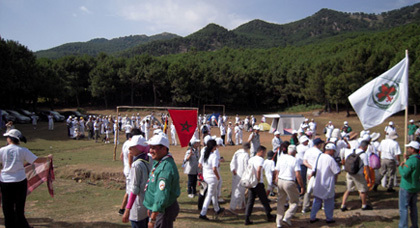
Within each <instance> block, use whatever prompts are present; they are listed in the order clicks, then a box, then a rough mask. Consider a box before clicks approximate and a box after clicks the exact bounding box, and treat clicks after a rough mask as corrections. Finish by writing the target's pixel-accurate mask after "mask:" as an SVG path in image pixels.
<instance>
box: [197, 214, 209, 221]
mask: <svg viewBox="0 0 420 228" xmlns="http://www.w3.org/2000/svg"><path fill="white" fill-rule="evenodd" d="M198 218H199V219H202V220H206V221H209V220H210V219H209V218H207V216H205V215H200V216H198Z"/></svg>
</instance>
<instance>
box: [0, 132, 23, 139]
mask: <svg viewBox="0 0 420 228" xmlns="http://www.w3.org/2000/svg"><path fill="white" fill-rule="evenodd" d="M3 136H5V137H12V138H15V139H17V140H19V141H20V139H21V138H22V133H21V132H20V131H19V130H17V129H11V130H10V131H8V132H6V133H4V134H3Z"/></svg>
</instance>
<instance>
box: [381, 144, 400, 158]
mask: <svg viewBox="0 0 420 228" xmlns="http://www.w3.org/2000/svg"><path fill="white" fill-rule="evenodd" d="M378 150H379V151H380V152H381V159H391V160H395V156H396V155H401V149H400V145H398V142H397V141H395V140H392V139H384V140H382V141H381V144H380V145H379V149H378Z"/></svg>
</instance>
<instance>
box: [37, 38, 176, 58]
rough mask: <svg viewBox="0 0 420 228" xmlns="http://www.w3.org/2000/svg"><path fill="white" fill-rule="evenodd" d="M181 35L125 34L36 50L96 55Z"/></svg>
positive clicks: (49, 55)
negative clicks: (123, 35) (112, 37)
mask: <svg viewBox="0 0 420 228" xmlns="http://www.w3.org/2000/svg"><path fill="white" fill-rule="evenodd" d="M176 37H180V36H178V35H175V34H171V33H162V34H158V35H154V36H146V35H135V36H125V37H120V38H115V39H111V40H107V39H104V38H97V39H93V40H90V41H88V42H75V43H67V44H63V45H61V46H58V47H54V48H51V49H48V50H42V51H37V52H35V54H36V56H37V57H38V58H43V57H44V58H52V59H54V58H60V57H63V56H67V55H85V54H86V55H90V56H96V55H98V54H99V53H101V52H104V53H107V54H117V53H118V52H121V51H123V50H127V49H131V48H133V47H136V46H138V45H142V44H147V43H150V42H152V41H157V40H169V39H173V38H176Z"/></svg>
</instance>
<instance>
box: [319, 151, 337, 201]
mask: <svg viewBox="0 0 420 228" xmlns="http://www.w3.org/2000/svg"><path fill="white" fill-rule="evenodd" d="M316 170H317V171H316V178H315V185H314V192H313V193H314V196H316V197H318V198H321V199H331V198H333V197H334V194H335V175H336V174H338V173H340V167H339V166H338V164H337V162H335V160H334V159H333V157H331V156H330V155H328V154H321V156H319V160H318V166H317V167H316Z"/></svg>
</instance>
